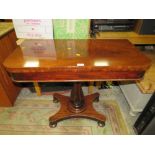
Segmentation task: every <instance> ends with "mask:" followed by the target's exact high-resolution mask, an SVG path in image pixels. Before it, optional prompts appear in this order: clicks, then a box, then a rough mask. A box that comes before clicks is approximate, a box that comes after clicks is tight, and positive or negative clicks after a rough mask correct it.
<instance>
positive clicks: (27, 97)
mask: <svg viewBox="0 0 155 155" xmlns="http://www.w3.org/2000/svg"><path fill="white" fill-rule="evenodd" d="M61 93H62V94H65V95H69V91H62V92H61ZM84 93H85V94H87V93H86V89H85V88H84ZM51 94H52V93H51ZM51 94H50V93H45V94H43V95H42V96H41V97H38V96H36V93H31V92H30V91H29V90H28V89H27V88H24V89H23V90H22V91H21V93H20V95H19V96H18V98H17V100H16V103H15V106H14V107H12V108H0V134H1V135H3V134H4V135H6V134H9V135H25V134H29V135H49V134H51V135H53V134H56V135H81V134H83V135H113V134H115V135H120V134H130V131H129V129H128V126H127V125H126V123H125V121H124V118H123V116H122V113H121V111H120V109H119V106H118V103H117V101H116V100H114V99H113V98H111V99H110V100H109V99H107V100H106V99H103V98H102V91H100V94H101V97H100V101H99V102H95V103H94V107H95V109H96V110H97V111H98V112H99V113H102V114H105V115H106V117H107V121H106V125H105V127H98V125H97V123H96V122H95V121H92V120H88V119H81V118H77V119H69V120H65V121H62V122H60V123H58V125H57V127H56V128H50V127H49V126H48V118H49V116H51V115H54V114H55V113H56V112H57V111H58V110H59V108H60V104H59V103H53V102H52V95H51Z"/></svg>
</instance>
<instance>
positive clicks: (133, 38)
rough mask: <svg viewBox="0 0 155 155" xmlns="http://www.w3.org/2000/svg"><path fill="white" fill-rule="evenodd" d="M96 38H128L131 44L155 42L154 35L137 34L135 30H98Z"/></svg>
mask: <svg viewBox="0 0 155 155" xmlns="http://www.w3.org/2000/svg"><path fill="white" fill-rule="evenodd" d="M96 39H128V40H129V41H130V42H131V43H133V44H155V35H139V34H137V33H136V32H99V33H98V34H96Z"/></svg>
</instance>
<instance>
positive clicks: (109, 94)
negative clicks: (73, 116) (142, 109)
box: [18, 86, 138, 134]
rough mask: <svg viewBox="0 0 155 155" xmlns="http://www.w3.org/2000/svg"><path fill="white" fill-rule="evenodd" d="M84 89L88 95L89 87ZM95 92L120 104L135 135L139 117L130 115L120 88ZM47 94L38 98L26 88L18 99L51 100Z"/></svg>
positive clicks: (114, 87)
mask: <svg viewBox="0 0 155 155" xmlns="http://www.w3.org/2000/svg"><path fill="white" fill-rule="evenodd" d="M47 89H48V88H47ZM83 89H84V92H85V94H87V93H86V92H87V91H86V90H87V87H83ZM59 91H60V90H59ZM94 92H100V93H101V94H102V95H101V96H100V99H101V100H104V99H106V100H116V101H117V103H118V104H119V107H120V110H121V112H122V115H123V117H124V120H125V122H126V125H127V126H128V129H129V130H130V133H131V134H135V132H134V129H133V125H134V122H135V121H136V119H137V117H138V115H137V116H131V115H130V114H129V110H130V107H129V105H128V103H127V100H126V99H125V97H124V95H123V93H122V91H121V89H120V87H119V86H112V87H110V88H103V89H97V88H96V87H94ZM47 94H48V92H46V93H44V92H43V94H42V96H40V97H38V96H37V95H36V93H35V92H31V91H30V90H29V89H27V88H24V89H22V91H21V93H20V94H19V96H18V99H22V98H25V97H27V98H29V99H31V98H33V99H38V98H40V99H45V98H46V99H51V98H52V96H51V95H47Z"/></svg>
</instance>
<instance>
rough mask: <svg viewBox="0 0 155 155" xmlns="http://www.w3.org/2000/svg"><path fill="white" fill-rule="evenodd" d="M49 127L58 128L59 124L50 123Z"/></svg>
mask: <svg viewBox="0 0 155 155" xmlns="http://www.w3.org/2000/svg"><path fill="white" fill-rule="evenodd" d="M49 126H50V127H51V128H55V127H56V126H57V123H53V122H50V123H49Z"/></svg>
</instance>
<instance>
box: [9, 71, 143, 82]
mask: <svg viewBox="0 0 155 155" xmlns="http://www.w3.org/2000/svg"><path fill="white" fill-rule="evenodd" d="M143 75H144V71H104V72H63V71H61V72H31V73H30V72H21V73H11V77H12V79H13V80H14V81H17V82H18V81H21V82H22V81H23V82H30V81H38V82H39V81H40V82H41V81H42V82H44V81H53V82H57V81H58V82H63V81H99V80H101V81H108V80H115V81H117V80H119V81H120V80H138V79H141V78H142V77H143Z"/></svg>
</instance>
